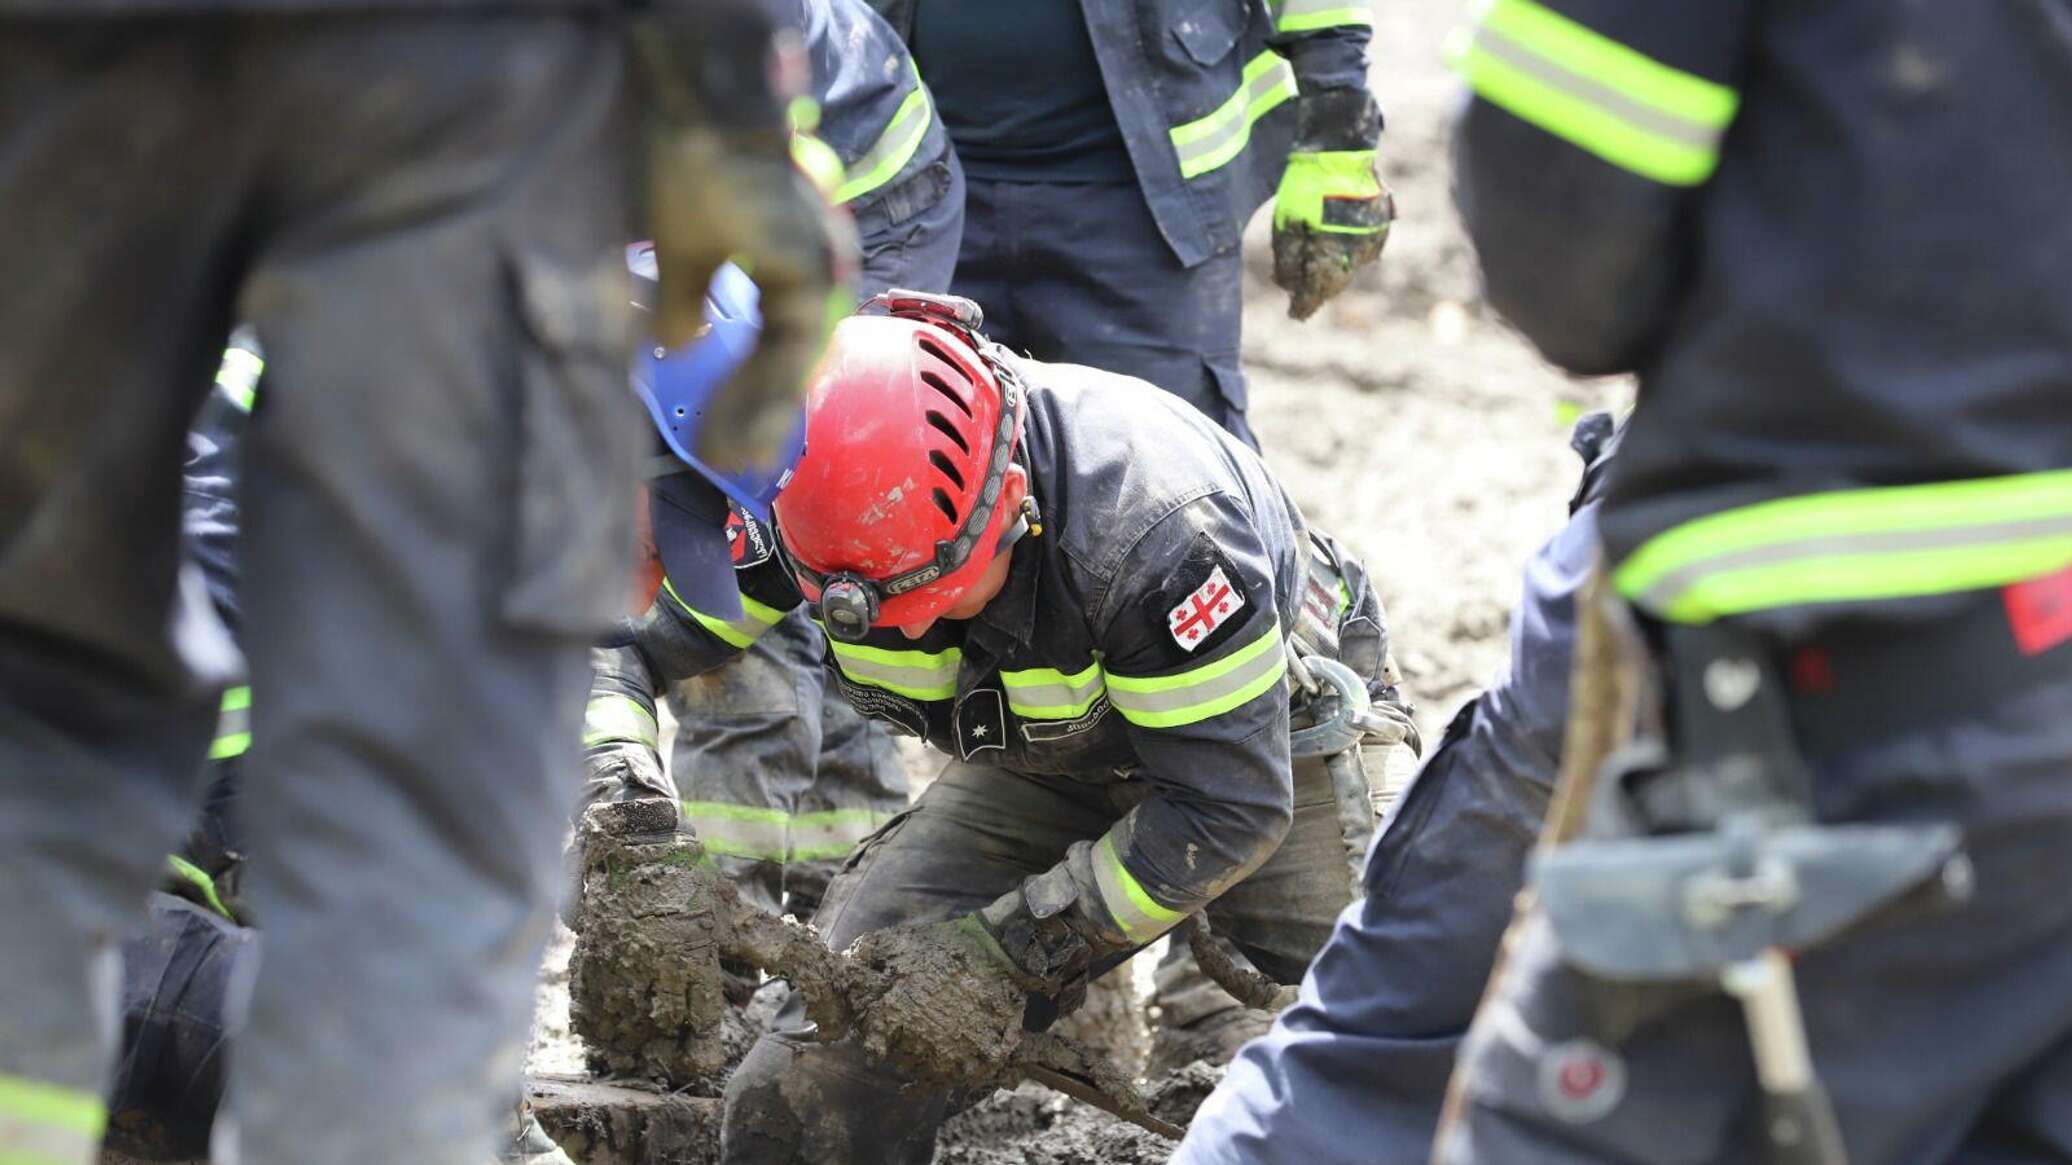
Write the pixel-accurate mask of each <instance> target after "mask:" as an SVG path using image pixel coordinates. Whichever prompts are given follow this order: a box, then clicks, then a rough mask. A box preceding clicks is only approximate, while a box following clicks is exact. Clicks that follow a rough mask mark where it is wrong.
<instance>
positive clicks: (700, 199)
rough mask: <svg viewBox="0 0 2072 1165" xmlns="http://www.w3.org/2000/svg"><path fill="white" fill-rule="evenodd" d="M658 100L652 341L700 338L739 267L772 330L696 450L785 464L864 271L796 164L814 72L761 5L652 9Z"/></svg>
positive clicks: (651, 141) (641, 25)
mask: <svg viewBox="0 0 2072 1165" xmlns="http://www.w3.org/2000/svg"><path fill="white" fill-rule="evenodd" d="M633 43H634V47H635V50H636V52H635V60H636V63H637V65H638V69H639V75H640V79H641V82H642V89H643V95H644V97H645V100H646V114H647V142H646V161H647V176H646V177H647V221H648V228H649V232H650V233H651V235H652V236H653V238H654V243H655V266H656V273H657V275H658V276H659V279H660V282H661V294H660V303H659V304H658V305H657V308H656V312H655V317H656V318H655V328H656V336H657V338H658V339H660V341H661V342H662V343H663V344H664V345H666V346H668V347H672V348H674V347H677V346H679V345H681V344H683V343H685V342H687V341H689V340H690V339H692V338H693V337H694V336H696V335H697V334H698V332H699V330H700V329H701V328H703V327H704V323H705V314H704V301H705V290H706V287H707V285H708V284H710V283H711V280H712V274H713V272H714V271H716V270H718V269H719V265H720V264H721V263H723V262H725V261H727V260H728V259H732V260H734V261H735V262H737V263H739V264H740V265H741V266H742V267H743V268H744V269H746V270H747V271H748V273H749V274H750V275H751V276H752V277H753V278H754V279H755V282H756V286H757V287H758V288H759V289H760V291H761V301H760V305H759V306H760V310H761V313H762V331H761V334H760V336H759V337H758V339H757V342H756V347H755V351H754V352H753V353H752V354H751V355H750V356H749V358H748V360H747V362H746V363H745V364H743V365H742V367H741V370H740V371H739V372H738V373H736V374H735V375H734V377H733V378H732V379H731V380H729V381H728V382H727V384H726V385H725V386H724V387H723V388H721V389H720V391H719V392H718V394H717V395H716V396H714V397H713V399H712V403H711V404H710V406H709V407H708V409H707V412H706V416H705V423H704V424H703V425H701V426H700V427H699V433H698V447H697V449H696V450H694V452H696V453H697V455H698V457H699V458H700V459H702V460H703V461H704V462H705V463H706V464H707V465H708V466H711V467H712V468H714V469H717V470H720V471H722V472H739V471H741V470H744V469H752V468H758V467H762V466H768V465H771V464H773V463H774V462H775V461H776V460H777V459H778V457H779V456H780V454H781V452H782V451H783V449H784V448H785V445H786V443H787V441H788V440H789V438H790V437H791V434H792V432H793V430H794V428H795V427H796V426H797V424H798V410H799V403H800V401H802V400H803V399H804V397H805V392H806V381H807V378H808V377H809V376H810V374H811V373H812V370H813V366H814V363H815V362H816V361H818V360H819V358H820V353H821V350H822V349H823V348H824V347H825V346H826V343H827V336H828V333H829V331H831V330H832V328H833V326H834V322H835V320H837V319H839V318H840V317H841V316H843V315H846V314H848V312H849V311H850V309H851V308H853V307H854V306H855V288H854V281H855V278H856V272H857V270H858V267H859V265H860V263H861V256H860V253H859V251H858V248H857V242H856V231H855V228H854V226H853V225H852V224H851V223H850V221H849V217H848V215H847V213H846V212H844V211H842V210H840V209H839V208H837V207H835V206H833V205H832V204H831V203H829V201H828V199H827V197H826V196H825V195H824V194H823V193H822V192H821V190H820V188H819V187H818V186H817V185H816V184H815V183H814V181H813V180H812V179H811V178H810V177H808V176H807V175H806V173H805V172H804V171H802V170H801V169H800V168H799V166H798V164H797V163H796V162H795V161H794V159H793V154H792V130H791V121H790V118H789V116H788V114H787V107H788V105H789V103H790V101H791V99H792V98H793V97H796V96H798V95H799V92H800V90H802V89H803V87H804V84H805V74H806V68H807V67H806V64H805V61H804V58H803V55H802V54H801V53H800V52H799V50H798V48H797V38H796V35H795V34H792V33H791V32H790V30H782V31H781V32H780V30H779V29H777V28H776V27H775V26H774V25H773V24H772V23H771V21H770V20H769V18H768V16H767V15H766V14H765V13H764V12H763V11H762V9H761V7H760V6H759V5H757V4H755V3H752V2H750V0H699V2H697V3H686V2H676V3H666V4H663V3H658V4H652V5H650V6H648V7H647V8H646V9H645V10H644V11H643V13H642V15H641V17H640V18H639V20H637V21H636V23H635V25H634V31H633Z"/></svg>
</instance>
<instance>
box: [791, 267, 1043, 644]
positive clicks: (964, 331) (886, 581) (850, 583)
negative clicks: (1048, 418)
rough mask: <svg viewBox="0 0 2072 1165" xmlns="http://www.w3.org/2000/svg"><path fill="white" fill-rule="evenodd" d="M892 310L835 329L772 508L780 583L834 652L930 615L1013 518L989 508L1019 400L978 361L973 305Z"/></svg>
mask: <svg viewBox="0 0 2072 1165" xmlns="http://www.w3.org/2000/svg"><path fill="white" fill-rule="evenodd" d="M892 310H893V311H895V312H899V313H900V314H897V315H889V316H887V315H859V316H853V317H851V318H849V319H847V320H844V321H842V323H841V324H840V325H839V326H837V327H836V328H835V332H834V336H833V338H832V339H831V340H830V342H829V344H828V349H827V355H826V356H825V357H824V358H823V360H822V361H821V364H820V368H819V373H818V377H817V379H816V380H815V381H814V383H813V387H812V391H811V393H810V394H809V395H808V397H807V401H806V452H805V456H804V457H802V458H801V459H800V461H799V464H798V468H797V469H796V470H794V471H793V473H792V478H791V480H790V482H788V483H787V484H786V485H785V487H784V491H783V492H782V493H780V494H779V495H778V497H777V502H776V511H777V529H778V536H779V538H780V540H781V541H782V542H783V544H784V548H785V551H786V553H787V555H788V557H789V559H790V564H791V567H792V573H793V574H794V575H795V576H796V577H797V579H798V583H799V588H800V590H801V591H802V592H803V593H804V594H805V597H806V599H807V600H808V601H810V602H813V603H817V604H818V605H819V607H820V614H821V621H822V622H823V623H824V624H825V625H826V627H827V630H828V633H829V634H831V635H834V636H835V637H836V638H838V639H858V638H862V636H863V634H864V633H865V631H867V630H868V629H869V628H870V627H874V626H875V627H890V626H899V625H903V624H910V623H920V622H925V621H927V620H929V619H933V618H936V617H938V616H939V615H941V613H942V612H943V611H944V609H946V608H948V607H949V606H950V605H951V604H953V603H955V602H956V601H957V599H958V598H959V597H961V596H962V595H963V594H964V592H965V591H966V590H968V589H969V588H970V587H971V585H972V584H973V583H974V582H976V581H978V579H979V577H980V576H981V575H983V574H984V573H985V570H986V566H987V564H989V563H990V562H991V561H992V560H993V557H994V556H995V554H997V553H998V551H999V547H1000V545H1001V543H1002V541H1003V536H1004V534H1005V533H1006V532H1008V531H1009V529H1010V526H1011V524H1012V523H1014V522H1016V521H1017V520H1018V519H1019V517H1020V515H1018V514H1015V513H1010V512H1008V510H1009V507H1007V506H1002V505H1000V504H999V502H1000V497H1001V492H1002V485H1003V482H1004V480H1005V477H1006V473H1007V467H1008V462H1009V460H1010V458H1011V456H1012V455H1013V453H1014V449H1015V446H1016V445H1017V444H1018V443H1019V442H1020V440H1021V431H1022V420H1023V417H1024V415H1025V411H1026V408H1027V394H1026V393H1025V392H1024V391H1023V390H1022V387H1021V385H1020V383H1019V381H1018V380H1017V379H1016V378H1015V377H1014V375H1013V373H1012V371H1011V370H1008V369H1006V368H1004V367H1000V366H996V365H995V364H994V362H993V361H991V360H990V359H988V358H987V357H986V356H985V355H984V354H983V352H982V349H981V344H982V343H983V341H981V340H979V339H978V337H977V335H976V333H975V332H974V331H972V330H970V329H971V328H972V327H975V325H976V322H977V319H978V314H977V308H976V306H975V305H972V304H970V303H969V302H968V301H963V300H951V299H949V298H947V297H943V298H940V299H936V298H933V297H931V298H930V299H928V300H924V301H919V303H918V304H917V305H912V304H909V303H907V302H906V301H903V300H895V301H893V303H892ZM967 311H968V315H967V314H963V313H965V312H967Z"/></svg>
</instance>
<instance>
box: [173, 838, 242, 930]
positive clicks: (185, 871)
mask: <svg viewBox="0 0 2072 1165" xmlns="http://www.w3.org/2000/svg"><path fill="white" fill-rule="evenodd" d="M165 864H166V868H167V869H170V870H171V871H172V872H173V876H174V877H176V878H179V879H180V880H182V881H184V882H186V883H187V884H188V885H191V886H193V887H194V889H195V891H196V892H197V893H199V894H200V895H201V897H202V901H204V902H207V903H208V904H209V909H211V910H213V911H215V912H216V913H218V914H220V915H222V916H223V917H225V918H234V917H235V916H234V915H232V914H231V913H230V908H229V907H228V906H225V905H223V899H222V898H221V897H219V896H218V895H217V893H216V879H214V878H212V877H210V876H209V872H208V871H207V870H204V869H202V868H201V867H200V866H197V865H195V864H194V863H193V862H190V861H188V860H187V859H186V858H183V857H181V856H180V855H179V854H167V855H166V858H165Z"/></svg>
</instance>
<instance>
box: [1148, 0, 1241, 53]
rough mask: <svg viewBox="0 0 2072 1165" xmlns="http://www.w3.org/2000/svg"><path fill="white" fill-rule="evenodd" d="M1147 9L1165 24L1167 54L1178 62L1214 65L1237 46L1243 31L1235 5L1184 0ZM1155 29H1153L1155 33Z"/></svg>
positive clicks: (1155, 5) (1238, 7)
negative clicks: (1239, 35)
mask: <svg viewBox="0 0 2072 1165" xmlns="http://www.w3.org/2000/svg"><path fill="white" fill-rule="evenodd" d="M1149 8H1150V10H1151V11H1153V12H1155V13H1157V14H1158V17H1157V18H1158V19H1159V20H1160V22H1161V23H1162V24H1163V25H1164V31H1165V32H1166V34H1167V41H1166V43H1167V44H1168V46H1169V47H1168V49H1167V55H1169V56H1171V57H1172V58H1173V60H1174V61H1175V62H1177V63H1179V64H1187V63H1189V62H1192V63H1193V64H1196V65H1201V66H1204V67H1206V66H1209V65H1214V64H1216V63H1217V62H1219V61H1221V60H1222V59H1223V58H1225V57H1227V56H1229V55H1230V50H1231V49H1233V48H1236V47H1237V38H1238V34H1239V33H1240V32H1241V31H1243V28H1242V26H1241V25H1240V24H1239V23H1238V20H1237V14H1238V13H1239V12H1240V11H1242V8H1241V6H1239V5H1236V4H1200V3H1195V2H1194V0H1185V2H1179V3H1172V2H1169V3H1163V4H1152V5H1150V6H1149ZM1158 31H1159V30H1157V29H1154V30H1152V32H1153V33H1154V34H1156V32H1158ZM1175 49H1177V50H1178V51H1177V52H1175V51H1174V50H1175Z"/></svg>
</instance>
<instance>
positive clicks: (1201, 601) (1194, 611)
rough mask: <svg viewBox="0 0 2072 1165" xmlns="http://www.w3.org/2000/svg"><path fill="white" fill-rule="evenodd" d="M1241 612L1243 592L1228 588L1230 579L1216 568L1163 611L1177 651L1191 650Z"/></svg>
mask: <svg viewBox="0 0 2072 1165" xmlns="http://www.w3.org/2000/svg"><path fill="white" fill-rule="evenodd" d="M1244 609H1245V593H1244V592H1243V591H1241V590H1238V589H1237V588H1236V587H1234V586H1231V585H1230V579H1229V578H1228V577H1227V576H1225V575H1224V573H1223V568H1222V567H1220V566H1219V567H1217V568H1216V569H1214V570H1212V571H1210V572H1209V577H1208V580H1207V581H1206V582H1204V583H1202V584H1201V585H1200V586H1198V587H1196V588H1194V593H1193V594H1190V595H1188V596H1187V597H1186V598H1184V599H1181V600H1180V605H1179V606H1177V607H1174V608H1173V609H1172V610H1170V611H1167V612H1166V628H1167V629H1168V630H1170V631H1171V632H1172V633H1173V642H1174V643H1177V644H1179V645H1180V648H1181V650H1183V651H1193V650H1194V649H1195V648H1197V647H1200V646H1201V645H1202V641H1203V640H1205V639H1207V638H1208V637H1209V634H1210V633H1211V632H1213V631H1215V630H1216V628H1218V627H1221V626H1223V624H1225V623H1227V622H1229V621H1230V617H1231V616H1232V615H1235V614H1237V613H1238V612H1239V611H1242V610H1244Z"/></svg>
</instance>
